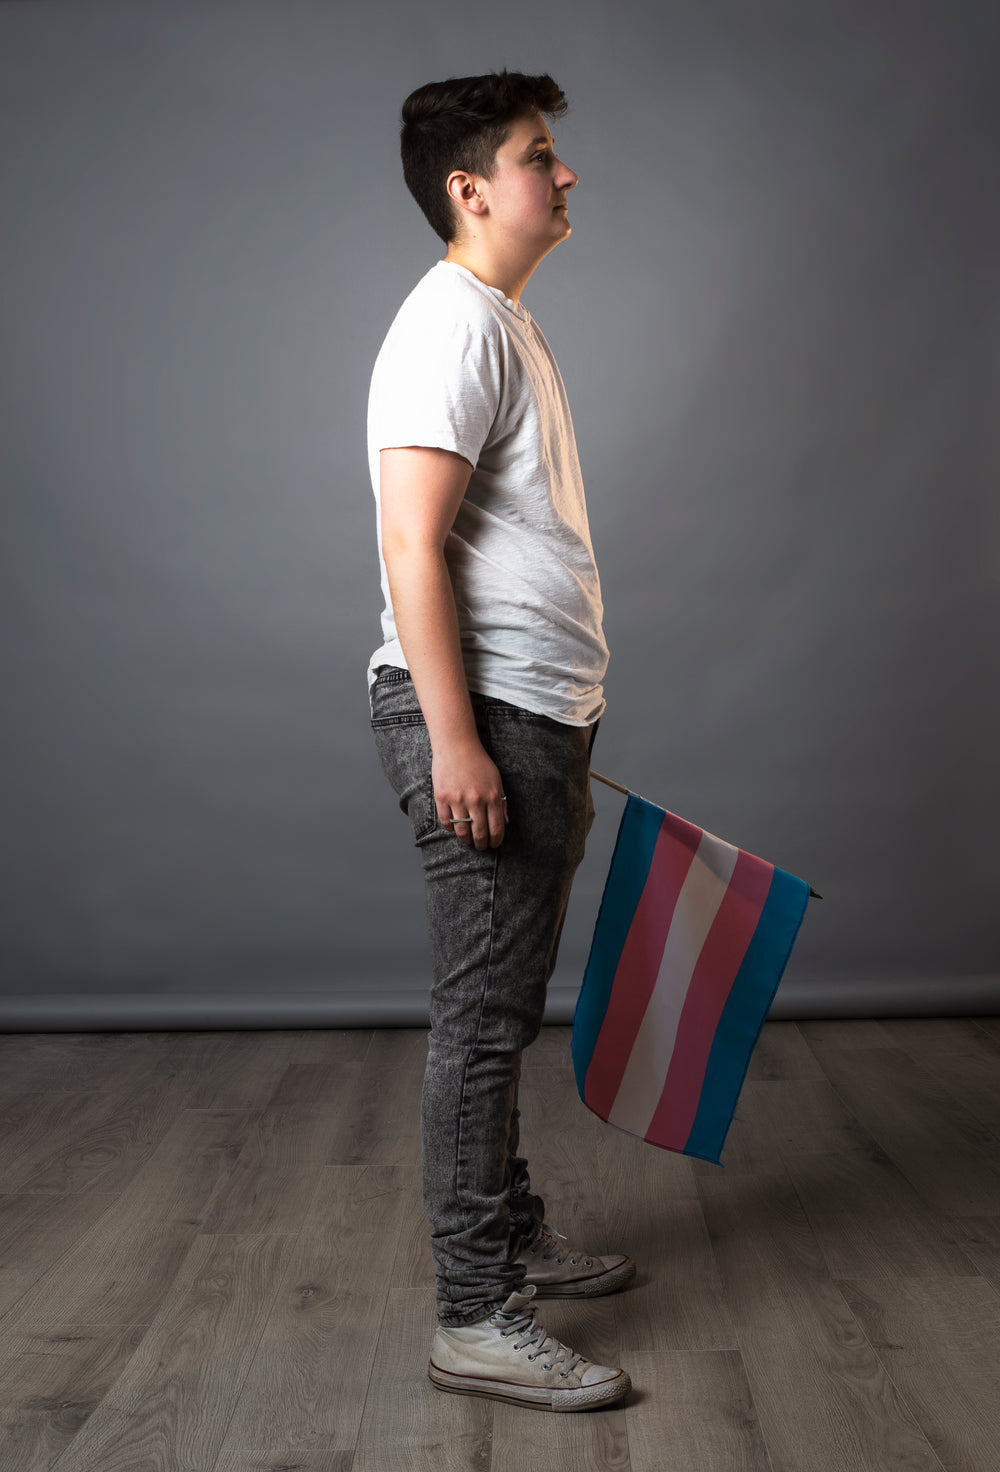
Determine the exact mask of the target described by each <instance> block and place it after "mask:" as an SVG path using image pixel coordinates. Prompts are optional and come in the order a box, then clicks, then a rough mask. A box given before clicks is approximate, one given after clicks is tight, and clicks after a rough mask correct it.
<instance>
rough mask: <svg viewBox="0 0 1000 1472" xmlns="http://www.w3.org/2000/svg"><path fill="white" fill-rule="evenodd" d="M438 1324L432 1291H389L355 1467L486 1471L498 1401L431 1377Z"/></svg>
mask: <svg viewBox="0 0 1000 1472" xmlns="http://www.w3.org/2000/svg"><path fill="white" fill-rule="evenodd" d="M435 1323H436V1310H435V1305H434V1293H433V1291H432V1290H425V1291H424V1292H419V1291H414V1290H412V1289H392V1290H391V1291H390V1293H389V1295H388V1298H387V1300H386V1307H385V1316H384V1318H383V1321H382V1332H381V1334H380V1336H379V1342H378V1350H377V1352H376V1356H375V1364H374V1367H373V1369H372V1377H371V1383H370V1386H369V1391H368V1400H367V1403H366V1405H365V1412H364V1417H363V1419H362V1422H361V1431H360V1433H359V1436H358V1443H357V1447H356V1449H355V1453H354V1466H353V1468H352V1472H472V1469H477V1472H478V1469H480V1468H481V1469H482V1472H489V1469H490V1457H491V1436H492V1428H493V1409H494V1402H493V1401H490V1400H487V1399H485V1398H484V1397H482V1396H475V1395H453V1394H450V1393H449V1392H446V1391H442V1390H438V1388H437V1386H436V1385H435V1384H434V1383H433V1382H432V1381H431V1380H430V1379H429V1378H428V1375H427V1361H428V1358H429V1354H430V1347H431V1339H432V1338H433V1335H434V1326H435ZM534 1414H539V1415H540V1414H542V1413H541V1412H538V1413H535V1412H531V1411H526V1412H525V1415H534Z"/></svg>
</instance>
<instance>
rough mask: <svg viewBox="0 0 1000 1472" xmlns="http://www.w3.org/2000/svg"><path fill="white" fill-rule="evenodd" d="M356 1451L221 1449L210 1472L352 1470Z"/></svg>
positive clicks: (318, 1471) (339, 1471)
mask: <svg viewBox="0 0 1000 1472" xmlns="http://www.w3.org/2000/svg"><path fill="white" fill-rule="evenodd" d="M353 1467H354V1452H353V1451H352V1450H349V1451H322V1452H304V1451H302V1450H301V1449H297V1450H295V1451H291V1450H286V1451H276V1452H220V1454H219V1457H218V1460H217V1461H216V1463H215V1466H214V1467H213V1468H212V1469H211V1472H352V1469H353Z"/></svg>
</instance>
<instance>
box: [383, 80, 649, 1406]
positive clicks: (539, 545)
mask: <svg viewBox="0 0 1000 1472" xmlns="http://www.w3.org/2000/svg"><path fill="white" fill-rule="evenodd" d="M566 109H567V103H566V99H565V97H564V94H563V92H562V90H561V89H560V88H559V87H558V86H557V85H556V83H555V82H554V81H553V80H552V78H551V77H549V76H547V75H542V76H526V75H524V74H522V73H519V72H507V71H502V72H499V73H497V72H493V73H489V74H487V75H485V76H477V77H465V78H456V79H452V80H449V81H445V82H437V83H430V84H428V85H427V86H424V87H420V88H418V89H417V90H416V91H415V92H413V93H412V94H411V95H410V96H409V97H408V98H407V99H406V102H405V103H404V105H403V111H402V132H401V152H402V161H403V174H404V178H405V181H406V184H407V186H408V187H409V189H410V191H411V193H412V194H413V196H414V198H415V199H416V201H417V203H418V204H419V205H420V207H421V209H422V210H423V213H424V215H425V216H426V218H427V220H428V222H429V223H430V225H431V227H432V228H433V229H434V230H435V232H436V233H437V234H438V235H439V236H440V237H441V239H442V240H443V241H444V242H445V245H446V246H447V252H446V254H445V256H444V257H443V259H440V260H438V261H437V262H436V264H435V265H434V266H433V267H432V268H431V269H430V270H429V271H428V272H427V273H426V275H424V276H423V278H422V279H421V280H420V281H419V282H418V283H417V285H416V287H415V288H414V289H413V291H412V292H411V293H410V295H409V296H408V297H407V298H406V300H405V301H404V302H403V304H402V306H401V308H400V309H399V312H398V314H397V315H396V318H395V320H394V321H393V323H392V325H391V327H390V329H389V332H388V334H387V336H386V338H385V340H384V342H383V344H382V347H381V350H380V352H379V354H378V357H377V359H376V362H375V367H374V371H373V374H372V381H371V390H370V396H369V408H368V450H369V461H370V470H371V478H372V487H373V490H374V492H375V498H376V509H377V528H378V542H379V561H380V572H381V579H382V591H383V595H384V598H385V609H384V612H383V614H382V633H383V642H382V644H381V646H380V647H379V648H378V649H377V650H376V651H375V653H374V654H373V655H372V657H371V661H370V664H369V669H368V684H369V696H370V702H371V720H372V727H373V731H374V734H375V740H376V745H377V748H378V752H379V756H380V758H381V762H382V765H383V767H384V769H385V772H386V775H387V776H388V778H389V780H390V782H391V784H392V786H393V787H394V789H395V791H396V793H397V795H398V798H399V804H400V807H401V808H402V809H403V811H404V812H405V813H406V814H407V815H408V816H409V818H410V820H411V823H412V826H413V836H414V841H415V843H416V846H417V848H418V849H419V850H420V852H421V856H422V863H423V873H424V880H425V893H426V901H427V913H428V921H429V928H430V935H431V944H432V951H433V962H434V974H433V983H432V987H431V994H430V1031H429V1035H428V1049H427V1063H426V1071H425V1075H424V1083H423V1092H422V1097H421V1152H422V1178H423V1198H424V1207H425V1210H426V1213H427V1217H428V1221H429V1223H430V1227H431V1249H432V1253H433V1258H434V1263H435V1277H436V1285H437V1319H438V1322H437V1327H436V1331H435V1334H434V1338H433V1342H432V1345H431V1353H430V1361H429V1365H428V1374H429V1376H430V1378H431V1380H432V1381H433V1383H434V1384H435V1385H437V1386H438V1387H439V1388H440V1389H442V1390H447V1391H457V1392H462V1393H466V1394H478V1395H485V1396H493V1397H496V1398H500V1399H504V1400H508V1401H513V1402H515V1403H517V1404H521V1405H526V1406H536V1407H543V1408H546V1409H549V1410H553V1411H576V1410H581V1409H585V1408H587V1407H589V1406H594V1405H601V1404H605V1403H611V1402H614V1401H618V1400H621V1399H622V1398H623V1397H624V1396H625V1395H626V1394H627V1393H628V1391H629V1389H630V1381H629V1376H628V1375H627V1373H626V1372H625V1371H624V1370H623V1369H620V1368H617V1367H614V1366H606V1365H599V1364H594V1363H592V1362H591V1361H590V1360H589V1359H587V1358H586V1357H585V1356H584V1355H583V1354H581V1353H579V1352H577V1351H574V1350H572V1349H570V1347H569V1346H568V1345H566V1344H563V1343H562V1342H561V1341H559V1340H558V1339H556V1338H555V1337H554V1336H552V1335H551V1334H549V1333H547V1331H546V1330H545V1328H544V1326H543V1324H542V1323H541V1322H540V1321H539V1319H538V1317H537V1310H536V1306H535V1302H534V1300H535V1299H536V1298H542V1297H545V1296H550V1297H556V1296H558V1297H574V1296H575V1297H588V1296H591V1295H596V1294H601V1293H607V1292H611V1291H613V1290H616V1289H619V1288H621V1287H622V1286H624V1284H626V1283H627V1282H628V1281H629V1280H630V1279H631V1278H632V1277H634V1274H635V1264H634V1263H633V1262H632V1260H631V1259H630V1258H628V1257H627V1256H625V1255H624V1254H616V1255H613V1256H601V1255H598V1254H596V1253H593V1252H586V1251H584V1250H582V1249H579V1248H574V1247H571V1246H570V1245H569V1244H568V1242H567V1241H566V1239H565V1236H564V1235H563V1234H562V1233H559V1232H558V1231H557V1230H556V1229H555V1228H554V1227H552V1226H551V1225H550V1224H549V1223H548V1222H547V1221H546V1220H545V1207H544V1202H543V1200H542V1198H541V1196H539V1195H538V1194H537V1193H536V1192H535V1191H534V1190H533V1189H532V1185H531V1182H530V1179H529V1175H528V1167H527V1161H526V1160H525V1159H524V1158H523V1156H521V1155H520V1154H519V1153H518V1152H519V1119H520V1111H519V1109H518V1102H517V1100H518V1081H519V1078H520V1071H521V1055H522V1052H523V1050H524V1049H525V1048H526V1047H527V1046H528V1045H529V1044H530V1043H531V1042H532V1041H533V1040H534V1039H535V1038H536V1037H537V1035H538V1032H539V1030H540V1028H541V1023H542V1014H543V1011H544V1006H545V995H546V987H547V983H548V980H549V976H550V975H551V972H552V968H553V966H554V964H555V958H556V952H557V948H558V944H559V938H560V934H561V931H562V926H563V920H564V917H565V913H566V906H567V902H568V899H569V893H570V886H571V883H572V880H573V875H574V872H575V870H576V868H577V867H578V865H579V863H580V860H581V858H582V856H583V852H584V842H585V839H586V835H587V832H588V830H589V828H590V826H591V823H592V822H593V818H594V808H593V803H592V801H591V797H590V782H589V773H590V752H591V747H592V745H593V740H594V736H595V735H596V732H597V726H598V722H599V720H600V717H601V715H602V713H603V711H604V707H605V702H604V694H603V686H602V679H603V676H604V674H605V670H606V668H607V663H608V648H607V644H606V642H605V638H604V633H603V628H602V620H603V605H602V600H601V590H600V581H599V577H598V573H597V568H596V565H595V561H594V553H593V547H592V544H591V537H590V531H589V525H588V520H587V510H586V504H585V500H584V491H583V484H582V479H581V474H580V466H579V461H578V458H577V450H576V442H575V438H574V433H573V424H572V420H571V417H570V412H569V407H568V404H567V401H566V393H565V389H564V386H563V382H562V378H561V376H560V374H559V370H558V367H557V366H556V362H555V359H554V358H553V356H552V352H551V350H550V348H549V346H548V343H547V342H546V340H545V338H544V336H543V335H542V332H541V330H540V328H539V327H538V325H537V323H536V322H535V321H534V319H533V317H532V316H531V314H530V312H529V311H528V309H527V308H526V307H525V306H523V305H522V302H521V294H522V292H523V290H524V288H525V286H526V284H527V282H528V280H529V278H530V277H531V275H532V273H533V272H534V270H535V268H536V267H537V266H538V264H539V263H540V261H542V259H543V258H544V257H545V256H546V255H548V253H549V252H550V251H551V250H552V249H553V248H554V247H555V246H556V245H558V244H559V243H560V242H561V241H563V240H565V239H566V238H567V237H568V236H569V234H570V222H569V215H568V205H567V196H568V194H569V192H570V190H571V189H573V188H575V187H576V185H577V183H578V179H577V175H576V174H575V173H574V172H573V170H572V169H570V168H568V167H567V165H566V164H564V163H563V162H562V161H561V159H560V158H559V157H558V156H557V154H556V151H555V142H554V139H553V137H552V134H551V131H550V128H549V125H548V122H547V121H546V119H547V118H552V117H558V116H561V115H562V114H563V113H565V111H566Z"/></svg>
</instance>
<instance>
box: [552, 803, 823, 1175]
mask: <svg viewBox="0 0 1000 1472" xmlns="http://www.w3.org/2000/svg"><path fill="white" fill-rule="evenodd" d="M595 775H596V774H595ZM601 780H605V781H606V780H607V779H606V778H605V779H601ZM610 785H616V784H610ZM811 892H814V891H810V887H809V885H808V884H806V883H805V881H804V880H802V879H796V877H795V876H794V875H793V874H787V873H785V871H784V870H783V869H777V868H775V866H774V865H773V864H769V863H767V862H766V861H765V860H764V859H758V858H755V857H754V856H753V854H748V853H745V852H744V850H743V849H740V848H734V847H733V845H732V844H731V843H724V842H723V841H722V839H721V838H715V837H714V836H713V835H712V834H711V833H706V832H705V831H704V830H703V829H701V828H696V827H695V826H694V824H693V823H686V822H685V821H684V819H683V818H678V817H675V816H674V814H673V813H668V812H665V811H664V809H663V808H658V807H654V805H653V804H652V803H651V802H646V801H645V800H644V799H643V798H641V797H637V796H636V795H635V793H633V792H630V793H629V794H628V801H627V803H626V806H625V811H624V813H623V814H622V820H621V824H620V826H619V829H618V841H617V843H616V844H615V852H614V856H613V858H612V860H611V868H610V870H609V872H608V878H607V882H606V884H605V887H604V898H603V899H602V900H601V908H600V912H599V914H598V916H597V925H596V927H595V929H594V939H593V942H592V944H591V948H590V959H589V960H588V962H587V970H586V972H585V974H584V978H583V986H582V988H581V990H580V996H579V999H578V1001H577V1004H576V1012H575V1014H574V1017H573V1045H572V1049H573V1067H574V1069H575V1071H576V1083H577V1088H578V1089H579V1091H580V1097H581V1099H582V1100H583V1102H584V1103H585V1104H586V1105H587V1107H588V1108H589V1109H592V1110H593V1111H594V1113H595V1114H597V1115H599V1116H600V1117H601V1119H604V1120H607V1122H608V1124H613V1125H617V1126H618V1128H619V1129H623V1130H627V1131H628V1133H629V1134H633V1135H639V1136H640V1137H641V1138H642V1139H644V1140H647V1141H648V1142H649V1143H650V1144H651V1145H659V1146H661V1147H662V1148H663V1149H664V1150H677V1151H680V1152H681V1154H683V1155H697V1156H699V1157H700V1158H701V1159H702V1160H711V1161H714V1162H715V1163H716V1164H721V1162H720V1160H719V1155H720V1152H721V1150H722V1146H723V1142H724V1141H725V1138H726V1133H727V1131H728V1129H729V1126H730V1123H731V1121H732V1117H733V1110H734V1109H735V1108H736V1101H737V1099H738V1098H739V1093H740V1089H741V1088H742V1087H743V1080H744V1078H745V1077H746V1071H747V1067H748V1065H749V1062H750V1054H751V1053H752V1052H753V1048H754V1044H755V1043H756V1041H757V1038H758V1035H759V1034H760V1029H761V1027H762V1025H763V1022H764V1018H765V1017H766V1016H767V1012H768V1008H769V1007H770V1005H771V1002H772V1001H773V999H774V994H775V992H776V991H777V989H778V982H779V981H780V980H781V974H782V972H783V971H784V969H785V965H786V963H787V961H788V957H789V955H790V954H791V949H792V946H793V944H794V942H795V937H796V935H797V934H798V930H799V926H800V925H801V923H802V917H803V916H804V914H805V910H806V905H807V904H808V903H809V895H810V893H811Z"/></svg>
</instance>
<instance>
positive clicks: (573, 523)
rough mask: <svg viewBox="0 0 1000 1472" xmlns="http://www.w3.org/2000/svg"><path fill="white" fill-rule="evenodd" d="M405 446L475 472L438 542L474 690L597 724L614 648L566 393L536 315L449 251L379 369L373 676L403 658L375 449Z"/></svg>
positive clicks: (373, 423) (374, 463) (372, 400)
mask: <svg viewBox="0 0 1000 1472" xmlns="http://www.w3.org/2000/svg"><path fill="white" fill-rule="evenodd" d="M408 445H422V446H431V447H437V448H439V449H444V450H453V451H455V452H456V453H457V454H459V455H463V456H464V457H465V459H466V460H468V461H469V462H470V464H471V465H472V466H473V467H474V468H473V471H472V475H471V477H470V480H469V485H468V489H467V491H466V493H465V497H464V499H463V501H462V504H461V506H460V507H459V511H458V515H457V516H456V517H455V523H454V526H453V527H452V529H451V531H450V532H449V534H448V537H447V540H446V543H445V549H444V550H445V558H446V561H447V564H448V568H449V571H450V573H451V578H452V584H453V586H454V589H455V602H456V606H457V609H458V621H459V628H460V631H461V639H462V653H463V658H464V663H465V673H466V678H467V680H468V683H469V688H470V689H471V690H478V691H480V692H481V693H482V694H484V695H493V696H496V697H498V698H499V699H501V700H507V701H510V702H511V703H512V704H514V705H520V706H522V707H524V708H525V709H527V710H533V711H538V712H541V713H542V714H543V715H547V716H551V717H552V718H553V719H555V720H557V721H562V722H564V723H565V724H567V725H571V726H587V725H590V724H591V723H592V722H593V721H596V720H597V718H598V717H599V716H600V715H601V714H602V712H603V710H604V692H603V688H602V685H601V681H602V679H603V677H604V672H605V670H606V669H607V665H608V646H607V644H606V643H605V641H604V633H603V630H602V618H603V605H602V602H601V587H600V581H599V578H598V574H597V567H596V564H595V562H594V551H593V547H592V546H591V541H590V528H589V525H588V522H587V507H586V502H585V499H584V492H583V479H582V476H581V474H580V464H579V460H578V458H577V452H576V439H575V437H574V434H573V421H572V419H571V418H570V412H569V404H568V403H567V400H566V390H565V388H564V387H563V381H562V378H561V376H560V373H559V369H558V367H557V366H556V361H555V358H554V357H553V356H552V351H551V349H550V348H549V345H548V343H547V342H546V341H545V338H544V337H543V336H542V333H541V331H540V329H539V328H538V326H537V325H536V324H535V322H534V321H532V318H531V316H530V314H529V313H528V312H527V310H526V309H525V308H524V307H522V306H518V305H517V304H516V303H514V302H513V301H511V300H510V298H508V297H506V296H504V294H503V292H502V291H500V290H499V289H498V288H497V287H492V286H486V285H484V283H483V282H481V281H480V280H479V279H478V277H476V276H474V275H473V273H472V272H471V271H468V270H466V268H465V267H464V266H459V265H456V264H455V263H454V262H453V261H438V263H437V264H436V265H435V266H433V267H432V268H431V270H429V271H428V272H427V274H426V275H425V276H424V277H423V278H422V279H421V280H420V281H419V282H418V283H417V285H416V286H415V287H414V289H413V291H411V293H410V295H409V296H408V297H407V298H406V300H405V301H404V303H403V305H402V306H401V307H400V309H399V312H398V313H397V315H396V319H395V321H394V322H393V324H392V326H391V327H390V328H389V332H388V335H387V336H386V339H385V341H384V343H383V344H382V348H381V351H380V352H379V355H378V358H377V360H376V362H375V368H374V371H373V373H372V382H371V392H370V395H369V401H368V457H369V467H370V470H371V478H372V488H373V490H374V492H375V503H376V507H377V508H379V518H378V520H379V538H378V540H379V563H380V567H381V574H382V592H383V595H384V597H385V610H384V612H383V614H382V633H383V638H384V642H383V644H382V645H381V647H380V648H378V649H377V650H376V651H375V653H374V654H373V655H372V657H371V661H370V664H369V668H368V683H369V686H370V685H371V684H372V683H373V681H374V678H375V670H376V669H377V667H378V666H379V665H382V664H388V665H396V666H400V667H402V668H406V657H405V655H404V653H403V649H402V645H401V644H400V642H399V639H398V637H397V634H396V624H395V620H394V618H393V613H392V601H391V598H390V593H389V582H388V578H387V576H386V570H385V561H384V559H383V557H382V534H381V509H380V503H379V451H380V450H382V449H388V448H392V447H397V448H398V447H403V446H408Z"/></svg>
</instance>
